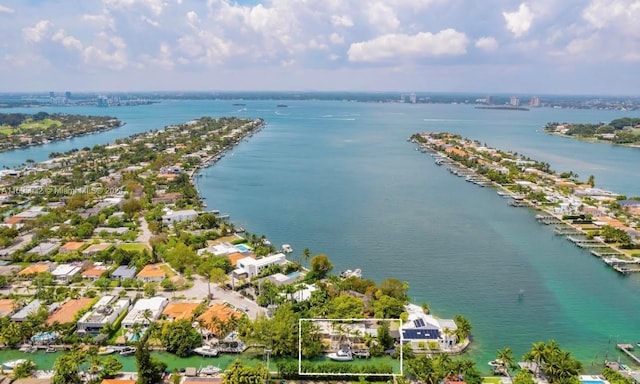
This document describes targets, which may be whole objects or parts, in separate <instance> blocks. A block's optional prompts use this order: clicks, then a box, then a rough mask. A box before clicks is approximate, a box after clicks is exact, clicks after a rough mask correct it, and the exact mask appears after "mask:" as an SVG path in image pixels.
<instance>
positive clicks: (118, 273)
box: [111, 265, 136, 279]
mask: <svg viewBox="0 0 640 384" xmlns="http://www.w3.org/2000/svg"><path fill="white" fill-rule="evenodd" d="M135 275H136V267H129V266H126V265H121V266H119V267H118V268H116V270H115V271H113V272H112V273H111V277H112V278H114V279H131V278H133V277H135Z"/></svg>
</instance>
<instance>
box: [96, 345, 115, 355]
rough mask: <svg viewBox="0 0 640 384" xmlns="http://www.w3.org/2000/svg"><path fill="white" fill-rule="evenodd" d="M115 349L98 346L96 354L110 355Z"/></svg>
mask: <svg viewBox="0 0 640 384" xmlns="http://www.w3.org/2000/svg"><path fill="white" fill-rule="evenodd" d="M115 351H116V350H115V349H114V348H111V347H100V348H98V352H97V354H98V355H110V354H112V353H114V352H115Z"/></svg>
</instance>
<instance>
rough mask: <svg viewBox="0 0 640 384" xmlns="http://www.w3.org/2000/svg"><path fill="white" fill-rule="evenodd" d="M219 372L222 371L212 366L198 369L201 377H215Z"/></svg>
mask: <svg viewBox="0 0 640 384" xmlns="http://www.w3.org/2000/svg"><path fill="white" fill-rule="evenodd" d="M220 372H222V369H220V368H218V367H214V366H213V365H207V366H206V367H204V368H200V371H198V373H199V374H201V375H215V374H217V373H220Z"/></svg>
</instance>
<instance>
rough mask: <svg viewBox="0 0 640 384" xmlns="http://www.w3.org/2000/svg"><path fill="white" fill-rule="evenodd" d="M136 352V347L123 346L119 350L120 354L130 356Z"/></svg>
mask: <svg viewBox="0 0 640 384" xmlns="http://www.w3.org/2000/svg"><path fill="white" fill-rule="evenodd" d="M134 353H136V347H124V348H122V349H121V350H120V356H131V355H133V354H134Z"/></svg>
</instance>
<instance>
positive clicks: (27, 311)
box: [11, 299, 42, 322]
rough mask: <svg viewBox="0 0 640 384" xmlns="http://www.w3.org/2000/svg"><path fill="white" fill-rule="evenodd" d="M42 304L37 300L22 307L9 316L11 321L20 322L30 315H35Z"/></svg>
mask: <svg viewBox="0 0 640 384" xmlns="http://www.w3.org/2000/svg"><path fill="white" fill-rule="evenodd" d="M41 305H42V302H41V301H40V300H38V299H35V300H33V301H32V302H30V303H29V304H27V305H25V306H24V307H22V308H21V309H20V310H19V311H18V312H16V313H14V314H13V315H12V316H11V321H15V322H22V321H25V320H26V319H27V317H28V316H29V315H31V314H35V313H37V312H38V310H39V309H40V306H41Z"/></svg>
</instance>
